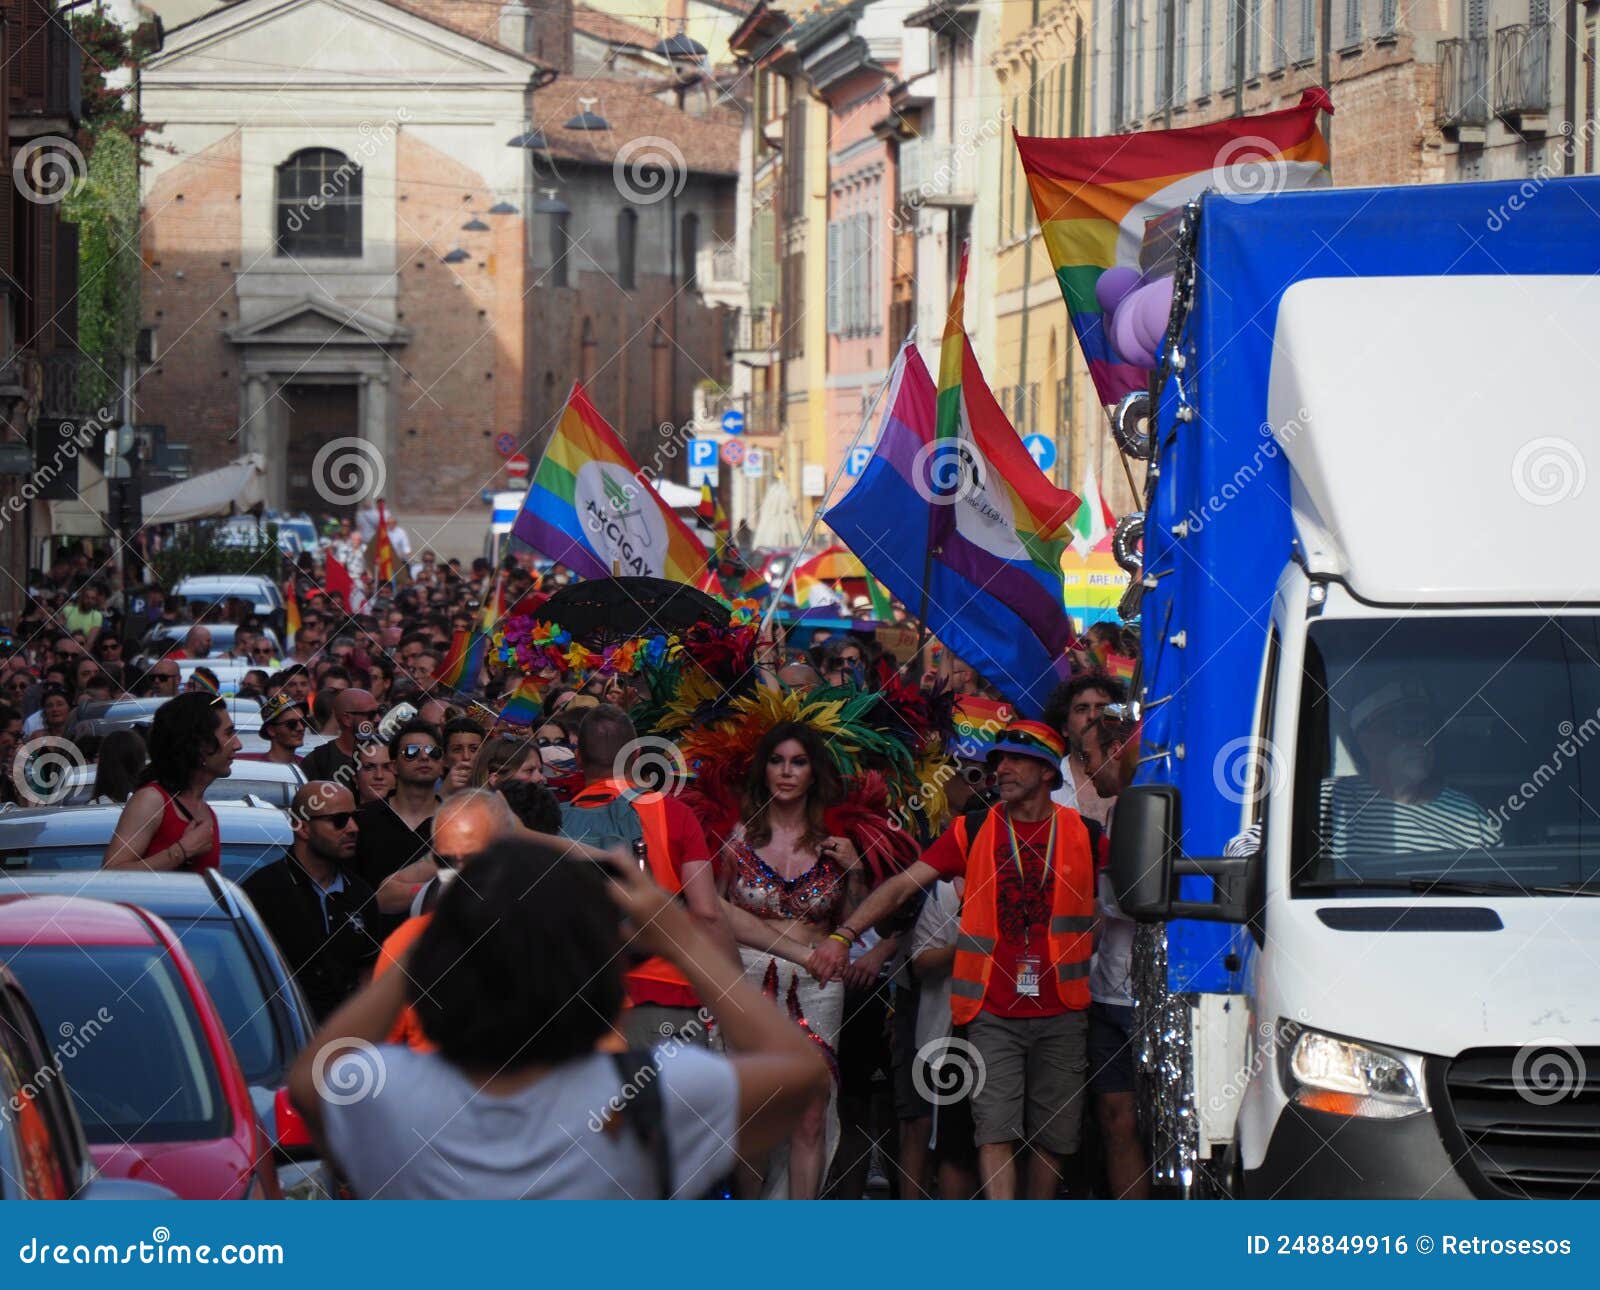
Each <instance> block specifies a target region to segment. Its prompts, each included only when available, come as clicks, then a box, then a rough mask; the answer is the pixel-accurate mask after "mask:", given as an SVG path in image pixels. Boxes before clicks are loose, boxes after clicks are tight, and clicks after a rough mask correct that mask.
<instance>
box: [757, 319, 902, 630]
mask: <svg viewBox="0 0 1600 1290" xmlns="http://www.w3.org/2000/svg"><path fill="white" fill-rule="evenodd" d="M916 336H917V328H916V324H914V323H913V324H912V327H911V330H910V331H908V332H907V333H906V338H905V340H903V341H901V342H900V348H899V349H897V350H895V354H894V362H892V363H890V364H889V370H888V371H887V372H885V373H884V376H883V380H882V381H880V382H879V383H878V392H877V393H876V394H874V395H873V396H872V403H871V404H870V405H869V406H868V408H867V411H866V415H864V416H863V417H862V418H861V424H860V425H858V426H857V427H856V433H855V437H854V438H853V439H851V440H850V446H849V447H847V448H846V449H845V450H844V456H843V457H841V458H840V459H839V468H838V469H837V470H836V471H834V472H833V479H832V480H830V481H829V483H828V487H827V489H826V490H825V491H824V492H823V494H822V500H821V501H819V502H818V503H817V506H816V509H815V510H814V511H812V513H811V523H810V524H809V525H808V526H807V527H806V531H805V536H804V537H802V538H801V539H800V545H799V546H797V547H796V548H795V549H794V551H793V553H791V555H790V556H789V567H788V568H787V569H786V570H784V574H783V581H782V582H780V583H779V584H778V586H777V588H776V590H774V591H773V593H772V601H771V603H770V604H769V605H768V606H767V612H766V613H765V614H764V615H763V616H762V619H761V627H760V630H758V631H757V632H756V639H757V640H758V641H759V640H761V639H762V638H763V637H765V636H766V635H767V633H768V632H770V631H771V630H772V620H773V617H774V616H775V615H776V614H777V612H778V605H779V603H780V602H781V601H782V600H783V598H784V596H785V595H787V594H788V592H789V588H790V587H791V586H792V585H793V584H794V571H795V565H796V564H797V563H798V561H797V560H796V558H795V557H796V556H798V555H799V554H800V552H802V551H805V550H807V549H808V548H809V547H810V546H811V539H812V538H813V537H814V536H815V535H816V532H817V525H818V524H819V523H820V522H821V521H822V512H823V511H825V510H827V509H828V502H829V500H830V499H831V498H832V497H833V491H834V489H836V488H838V487H839V481H840V480H841V479H843V478H844V472H845V469H846V467H848V466H849V464H850V457H851V454H852V453H854V452H855V450H856V447H857V446H858V445H859V444H860V443H861V436H862V435H864V434H866V432H867V427H868V426H869V425H871V424H872V418H873V416H874V415H875V414H876V413H877V411H878V404H879V403H881V402H882V401H883V396H884V393H885V391H887V390H888V388H889V383H890V382H891V381H893V380H894V374H895V371H896V369H897V367H898V365H899V362H900V356H901V355H902V354H904V353H905V349H906V346H907V345H910V344H911V343H912V341H914V340H915V339H916Z"/></svg>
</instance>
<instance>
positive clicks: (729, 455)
mask: <svg viewBox="0 0 1600 1290" xmlns="http://www.w3.org/2000/svg"><path fill="white" fill-rule="evenodd" d="M722 460H723V461H725V462H727V463H728V465H730V466H737V465H740V464H741V463H742V462H743V461H744V444H742V443H740V442H739V441H738V440H737V439H728V440H725V441H724V442H723V445H722Z"/></svg>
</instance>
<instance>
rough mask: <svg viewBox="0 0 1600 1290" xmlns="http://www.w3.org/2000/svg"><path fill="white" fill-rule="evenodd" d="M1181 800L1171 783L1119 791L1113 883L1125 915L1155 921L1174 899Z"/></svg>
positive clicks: (1113, 824)
mask: <svg viewBox="0 0 1600 1290" xmlns="http://www.w3.org/2000/svg"><path fill="white" fill-rule="evenodd" d="M1182 813H1183V807H1182V802H1181V800H1180V798H1179V794H1178V790H1177V789H1176V788H1173V787H1172V786H1171V785H1169V784H1139V785H1134V786H1132V787H1129V788H1125V789H1123V790H1122V793H1121V794H1120V795H1119V796H1118V798H1117V810H1116V815H1115V816H1113V817H1112V821H1111V885H1112V887H1113V888H1115V890H1116V893H1117V905H1118V907H1120V908H1121V910H1122V912H1123V913H1124V914H1126V915H1127V916H1128V917H1129V918H1131V919H1134V920H1135V921H1136V922H1141V923H1159V922H1162V921H1163V920H1165V919H1166V918H1167V917H1168V910H1169V908H1170V906H1171V904H1172V870H1173V865H1174V864H1175V863H1176V861H1177V859H1178V855H1179V848H1178V840H1179V838H1180V837H1181V836H1182V833H1183V827H1182Z"/></svg>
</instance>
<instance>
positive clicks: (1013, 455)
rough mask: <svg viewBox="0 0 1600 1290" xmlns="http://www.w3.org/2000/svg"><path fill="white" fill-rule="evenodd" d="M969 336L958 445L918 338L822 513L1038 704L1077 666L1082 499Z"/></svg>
mask: <svg viewBox="0 0 1600 1290" xmlns="http://www.w3.org/2000/svg"><path fill="white" fill-rule="evenodd" d="M960 347H961V350H962V351H963V355H962V365H961V368H960V373H961V377H960V380H961V383H960V385H959V386H958V387H956V394H955V395H954V396H953V398H952V399H951V400H949V401H948V402H953V404H954V406H955V407H956V408H957V411H958V416H959V421H958V423H957V424H958V426H959V430H958V434H959V439H958V441H957V443H956V445H955V450H954V451H952V450H951V449H950V448H949V447H948V446H947V445H948V441H947V440H941V439H940V437H939V429H938V421H939V396H938V393H937V391H936V390H935V389H934V384H933V379H932V378H931V377H930V376H929V375H928V369H927V368H926V367H924V366H923V363H922V359H921V358H920V357H919V356H918V355H917V352H916V349H915V348H914V347H911V346H907V347H905V348H903V349H902V350H901V351H900V356H899V357H898V358H897V359H896V360H895V370H894V372H893V374H892V375H891V377H890V385H889V390H888V393H887V394H886V395H885V402H886V405H887V408H888V411H887V412H886V413H885V414H884V420H883V424H882V426H881V428H880V430H879V434H878V446H877V448H876V450H875V451H874V453H873V455H872V459H871V460H870V461H869V462H868V463H867V468H866V470H865V471H863V472H862V474H861V477H860V478H859V479H858V480H857V481H856V483H855V485H854V486H853V487H852V488H851V489H850V491H849V493H847V494H846V495H845V498H844V500H843V501H841V502H839V503H837V504H836V505H834V506H832V507H830V508H829V510H828V512H827V514H826V515H825V516H824V517H823V518H824V520H825V521H826V523H827V525H828V527H829V528H831V529H832V530H833V531H834V533H835V534H837V535H838V537H839V538H840V539H841V540H842V541H844V542H846V543H848V544H849V547H850V550H852V551H853V552H855V554H856V556H857V557H858V558H859V559H860V561H861V563H862V564H863V565H864V566H865V567H866V568H867V570H868V571H869V572H871V573H872V574H873V575H874V576H875V577H876V578H878V579H879V580H880V581H882V583H883V584H884V586H886V587H887V588H888V589H889V590H890V591H891V592H893V593H894V595H895V596H897V597H898V598H899V600H900V602H901V603H902V604H903V605H905V606H906V608H907V610H909V611H910V612H911V613H912V614H913V615H916V616H919V617H921V618H923V619H924V621H925V622H926V623H927V626H928V629H929V631H931V632H932V633H933V634H934V635H935V636H937V637H938V638H939V640H941V641H942V642H944V643H945V644H946V645H947V646H948V647H949V648H950V649H952V650H954V651H955V652H956V653H957V654H958V655H959V656H960V657H961V658H963V659H964V660H965V661H966V662H967V663H968V664H970V665H971V666H972V667H973V668H975V669H977V671H978V672H979V673H980V674H981V675H982V676H983V677H984V679H986V680H987V681H989V683H990V684H992V685H994V686H995V687H996V688H997V689H999V690H1000V692H1001V693H1002V694H1004V695H1006V697H1007V698H1009V699H1011V700H1012V701H1013V702H1014V703H1015V705H1016V706H1017V708H1018V709H1019V710H1020V711H1021V712H1022V713H1023V714H1024V715H1029V716H1035V715H1037V714H1038V713H1040V712H1042V711H1043V709H1044V704H1045V701H1046V699H1048V698H1049V695H1050V691H1051V690H1052V689H1053V688H1054V687H1055V685H1056V683H1057V682H1058V681H1059V680H1061V679H1062V678H1063V677H1064V676H1065V675H1066V672H1067V670H1068V666H1067V661H1066V659H1065V657H1064V651H1065V649H1066V647H1067V644H1068V643H1069V642H1070V641H1071V640H1072V639H1073V631H1072V622H1071V620H1070V619H1069V618H1068V617H1067V613H1066V607H1065V606H1064V605H1063V603H1062V598H1061V551H1062V550H1064V549H1065V546H1066V542H1065V538H1064V533H1065V529H1066V523H1067V520H1068V518H1070V516H1071V515H1072V513H1073V511H1075V510H1076V509H1077V506H1078V499H1077V498H1076V497H1074V496H1073V495H1072V494H1071V493H1069V492H1065V491H1063V490H1061V489H1057V488H1054V487H1052V486H1051V485H1050V483H1049V481H1048V480H1046V479H1045V477H1044V476H1043V475H1042V474H1041V473H1040V471H1039V468H1038V467H1037V466H1036V465H1034V462H1033V458H1032V457H1030V456H1029V455H1028V452H1027V450H1026V449H1025V448H1024V447H1023V446H1022V440H1021V439H1019V438H1018V437H1017V432H1016V431H1015V430H1013V429H1012V428H1011V426H1010V424H1009V423H1008V422H1007V421H1006V419H1005V416H1004V415H1003V414H1002V413H1001V411H1000V408H999V406H998V405H997V404H996V403H995V401H994V395H992V394H991V393H990V392H989V388H988V386H987V385H986V384H984V380H983V374H982V373H981V372H980V371H979V370H978V365H977V361H976V359H975V358H974V357H973V355H972V350H971V346H970V345H968V344H966V342H965V337H964V336H962V337H961V338H960ZM952 466H954V467H956V468H957V469H956V470H955V471H954V472H952V471H951V470H950V469H949V468H950V467H952ZM952 476H953V477H952Z"/></svg>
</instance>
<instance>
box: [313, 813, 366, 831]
mask: <svg viewBox="0 0 1600 1290" xmlns="http://www.w3.org/2000/svg"><path fill="white" fill-rule="evenodd" d="M355 818H356V813H355V812H354V811H328V812H326V813H325V814H322V815H308V816H306V819H308V820H321V821H322V822H323V823H324V824H331V825H333V827H334V828H336V829H342V828H344V826H345V825H347V824H349V823H350V821H351V820H353V819H355Z"/></svg>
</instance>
